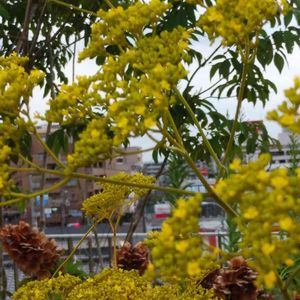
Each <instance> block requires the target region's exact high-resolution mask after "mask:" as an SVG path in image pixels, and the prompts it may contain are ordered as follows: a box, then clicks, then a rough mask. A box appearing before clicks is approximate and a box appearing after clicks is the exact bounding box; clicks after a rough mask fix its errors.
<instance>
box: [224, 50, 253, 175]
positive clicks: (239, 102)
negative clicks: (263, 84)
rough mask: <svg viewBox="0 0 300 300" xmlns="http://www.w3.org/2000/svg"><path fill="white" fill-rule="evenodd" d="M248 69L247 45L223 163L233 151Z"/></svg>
mask: <svg viewBox="0 0 300 300" xmlns="http://www.w3.org/2000/svg"><path fill="white" fill-rule="evenodd" d="M248 69H249V46H248V45H247V46H246V52H245V56H244V59H243V70H242V77H241V84H240V90H239V93H238V99H237V107H236V111H235V117H234V121H233V124H232V127H231V131H230V136H229V141H228V144H227V147H226V150H225V154H224V158H223V161H222V163H223V165H226V163H227V160H228V156H229V154H230V151H231V147H232V145H233V141H234V136H235V132H236V129H237V125H238V119H239V116H240V111H241V107H242V102H243V99H244V93H245V89H246V85H247V75H248ZM222 173H223V171H222V170H221V172H220V173H219V174H221V175H222Z"/></svg>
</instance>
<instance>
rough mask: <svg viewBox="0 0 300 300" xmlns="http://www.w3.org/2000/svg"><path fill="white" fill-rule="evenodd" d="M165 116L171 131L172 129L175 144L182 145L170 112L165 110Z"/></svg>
mask: <svg viewBox="0 0 300 300" xmlns="http://www.w3.org/2000/svg"><path fill="white" fill-rule="evenodd" d="M166 114H167V118H168V120H169V122H170V125H171V127H172V129H173V131H174V134H175V137H176V140H177V142H178V143H179V144H180V145H183V141H182V138H181V136H180V133H179V131H178V128H177V126H176V124H175V122H174V119H173V117H172V115H171V113H170V111H169V110H167V112H166Z"/></svg>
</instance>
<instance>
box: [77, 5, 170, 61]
mask: <svg viewBox="0 0 300 300" xmlns="http://www.w3.org/2000/svg"><path fill="white" fill-rule="evenodd" d="M169 8H170V4H167V3H165V2H163V1H160V0H151V1H149V2H147V3H142V2H140V1H137V2H135V3H134V4H133V5H130V6H129V7H128V8H127V9H124V8H123V7H121V6H118V7H116V8H112V9H110V10H108V11H103V10H100V11H99V12H98V15H99V17H100V21H99V22H97V23H95V24H93V25H92V34H91V42H90V44H89V45H88V47H87V48H86V49H85V50H83V51H82V52H81V54H80V56H79V60H82V59H84V58H88V57H95V56H98V55H102V56H106V49H105V48H106V46H108V45H118V46H120V48H127V47H128V41H127V39H126V33H130V34H131V35H132V37H135V38H138V37H140V36H142V34H143V31H144V29H145V27H149V26H150V25H155V24H156V22H157V21H158V20H159V19H160V18H161V16H162V15H163V14H164V13H165V12H166V11H167V10H168V9H169Z"/></svg>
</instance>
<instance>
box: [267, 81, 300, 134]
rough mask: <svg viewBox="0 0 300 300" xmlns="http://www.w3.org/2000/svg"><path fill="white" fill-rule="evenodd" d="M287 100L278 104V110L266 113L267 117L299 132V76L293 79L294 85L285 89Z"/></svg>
mask: <svg viewBox="0 0 300 300" xmlns="http://www.w3.org/2000/svg"><path fill="white" fill-rule="evenodd" d="M285 96H286V98H287V99H288V100H286V101H284V102H283V103H282V104H281V105H279V106H278V110H273V111H271V112H269V113H268V119H270V120H274V121H277V122H278V123H279V124H281V125H282V126H284V127H286V128H288V129H290V130H292V131H294V132H296V133H298V134H300V112H299V107H300V77H296V78H295V79H294V86H293V87H292V88H290V89H287V90H285Z"/></svg>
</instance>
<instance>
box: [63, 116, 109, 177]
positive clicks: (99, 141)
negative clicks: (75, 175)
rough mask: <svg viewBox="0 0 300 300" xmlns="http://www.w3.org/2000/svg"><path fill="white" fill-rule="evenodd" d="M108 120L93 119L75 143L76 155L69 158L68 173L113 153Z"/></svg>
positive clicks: (73, 154)
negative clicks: (103, 155)
mask: <svg viewBox="0 0 300 300" xmlns="http://www.w3.org/2000/svg"><path fill="white" fill-rule="evenodd" d="M106 120H107V119H106V118H94V119H92V120H91V121H90V122H89V123H88V125H87V127H86V129H85V130H84V131H83V132H82V133H81V134H80V135H79V138H80V139H79V140H78V141H76V142H75V145H74V153H72V154H69V155H68V157H67V161H68V168H67V170H66V172H68V171H70V170H71V171H72V170H74V169H76V168H78V167H81V166H87V165H90V164H93V163H94V162H97V161H99V160H100V159H102V156H101V155H102V154H103V153H105V154H108V153H111V152H112V146H113V141H112V139H111V137H109V134H108V133H109V128H108V126H107V121H106Z"/></svg>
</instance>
